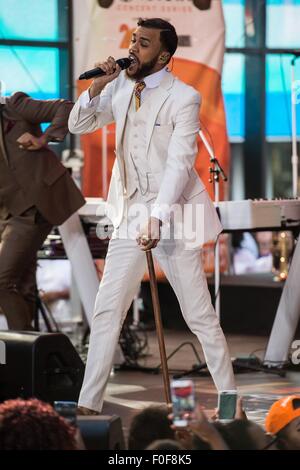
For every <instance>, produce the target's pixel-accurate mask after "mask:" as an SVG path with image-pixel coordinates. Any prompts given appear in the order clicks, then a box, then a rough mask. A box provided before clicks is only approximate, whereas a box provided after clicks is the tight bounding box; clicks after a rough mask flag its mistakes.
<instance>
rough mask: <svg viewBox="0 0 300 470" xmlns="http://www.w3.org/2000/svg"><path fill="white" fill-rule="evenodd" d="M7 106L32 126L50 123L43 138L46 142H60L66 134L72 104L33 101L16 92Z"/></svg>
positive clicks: (59, 101) (66, 102) (61, 100)
mask: <svg viewBox="0 0 300 470" xmlns="http://www.w3.org/2000/svg"><path fill="white" fill-rule="evenodd" d="M7 106H8V108H10V110H11V111H12V112H13V114H15V113H16V114H18V115H19V116H20V117H21V118H22V119H24V120H25V121H28V122H31V123H33V124H41V123H44V122H50V123H51V124H50V126H49V127H48V128H47V129H46V131H45V132H44V136H46V138H47V140H48V141H59V142H60V141H62V140H64V138H65V136H66V135H67V133H68V117H69V114H70V112H71V109H72V108H73V106H74V103H72V102H71V101H67V100H63V99H57V100H35V99H33V98H30V97H29V96H28V95H26V94H25V93H22V92H17V93H15V94H14V95H12V96H11V97H10V98H9V100H8V102H7Z"/></svg>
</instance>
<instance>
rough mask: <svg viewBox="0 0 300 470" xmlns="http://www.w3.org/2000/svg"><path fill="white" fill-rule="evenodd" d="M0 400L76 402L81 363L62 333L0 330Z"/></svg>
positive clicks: (80, 381)
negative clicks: (35, 399)
mask: <svg viewBox="0 0 300 470" xmlns="http://www.w3.org/2000/svg"><path fill="white" fill-rule="evenodd" d="M0 345H1V356H2V360H1V361H0V400H1V401H4V400H7V399H11V398H17V397H21V398H30V397H36V398H39V399H40V400H44V401H46V402H49V403H52V402H53V401H55V400H70V401H78V396H79V392H80V388H81V385H82V380H83V373H84V364H83V362H82V360H81V358H80V357H79V355H78V353H77V351H76V350H75V348H74V346H73V345H72V343H71V341H70V340H69V338H68V337H67V336H66V335H64V334H62V333H36V332H15V331H0Z"/></svg>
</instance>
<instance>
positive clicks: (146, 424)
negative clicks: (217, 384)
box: [0, 395, 300, 450]
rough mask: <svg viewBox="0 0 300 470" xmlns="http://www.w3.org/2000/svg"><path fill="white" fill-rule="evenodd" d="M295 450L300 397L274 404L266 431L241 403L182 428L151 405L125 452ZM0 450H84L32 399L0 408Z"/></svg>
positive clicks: (70, 429)
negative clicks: (226, 415)
mask: <svg viewBox="0 0 300 470" xmlns="http://www.w3.org/2000/svg"><path fill="white" fill-rule="evenodd" d="M154 449H156V450H300V395H299V396H297V395H291V396H286V397H283V398H281V399H280V400H278V401H276V402H275V403H273V405H272V406H271V408H270V409H269V411H268V413H267V415H266V420H265V429H263V428H262V427H261V426H259V425H258V424H256V423H255V422H253V421H250V420H248V419H247V416H246V413H245V411H244V409H243V405H242V399H239V400H238V406H237V411H236V416H235V419H234V420H232V421H230V422H228V423H224V422H221V421H219V420H218V412H217V411H216V414H215V416H213V417H212V418H211V419H208V418H207V416H206V414H205V412H204V411H203V410H202V409H201V408H200V407H197V409H196V412H195V414H194V415H193V416H192V418H191V420H190V421H189V423H188V425H187V427H186V428H184V429H182V428H180V429H179V428H176V427H175V426H174V425H173V424H172V415H170V414H169V411H168V409H167V408H166V407H165V406H152V407H148V408H145V409H144V410H142V411H140V412H138V413H137V414H136V416H134V418H133V419H132V422H131V425H130V429H129V437H128V450H154ZM0 450H85V445H84V442H83V439H82V437H81V436H80V432H79V430H78V429H77V428H76V427H74V426H72V425H71V424H70V423H69V422H68V421H66V420H65V419H64V418H63V417H61V416H60V415H59V414H58V413H57V412H56V411H55V410H54V409H53V408H52V406H51V405H50V404H48V403H44V402H42V401H40V400H37V399H30V400H22V399H16V400H7V401H5V402H3V403H2V404H0Z"/></svg>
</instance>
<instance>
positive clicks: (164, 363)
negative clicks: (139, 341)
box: [146, 250, 171, 404]
mask: <svg viewBox="0 0 300 470" xmlns="http://www.w3.org/2000/svg"><path fill="white" fill-rule="evenodd" d="M146 256H147V264H148V270H149V279H150V289H151V297H152V303H153V311H154V319H155V326H156V333H157V337H158V345H159V352H160V359H161V366H162V373H163V380H164V391H165V398H166V402H167V404H169V403H171V391H170V379H169V370H168V363H167V356H166V348H165V341H164V333H163V326H162V321H161V314H160V304H159V298H158V290H157V282H156V276H155V270H154V264H153V257H152V252H151V250H149V251H146Z"/></svg>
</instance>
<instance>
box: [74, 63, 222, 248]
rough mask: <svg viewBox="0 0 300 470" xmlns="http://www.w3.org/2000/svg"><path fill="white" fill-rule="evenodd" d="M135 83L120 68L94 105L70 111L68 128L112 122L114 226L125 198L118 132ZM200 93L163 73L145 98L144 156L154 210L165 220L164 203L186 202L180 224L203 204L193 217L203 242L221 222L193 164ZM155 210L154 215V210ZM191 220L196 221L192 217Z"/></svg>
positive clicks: (120, 134) (91, 127) (83, 130)
mask: <svg viewBox="0 0 300 470" xmlns="http://www.w3.org/2000/svg"><path fill="white" fill-rule="evenodd" d="M133 88H134V82H133V81H132V80H129V79H128V78H127V77H126V75H125V72H124V71H122V72H121V73H120V75H119V77H118V78H117V79H116V80H114V81H112V82H110V83H109V84H108V85H107V86H106V87H105V89H104V90H103V91H102V93H101V95H100V101H99V104H98V105H97V106H92V107H89V108H85V107H82V106H81V105H80V100H77V102H76V103H75V105H74V108H73V109H72V111H71V114H70V116H69V130H70V132H71V133H74V134H86V133H90V132H93V131H95V130H96V129H99V128H101V127H103V126H105V125H107V124H109V123H111V122H115V123H116V161H115V163H114V166H113V170H112V178H111V181H110V187H109V193H108V198H107V202H108V207H110V210H109V212H108V214H107V215H108V217H109V218H110V219H111V220H112V223H113V225H114V226H115V227H118V225H119V224H120V223H121V220H122V217H123V211H124V198H125V197H126V188H125V174H124V153H123V145H122V137H123V132H124V127H125V123H126V115H127V110H128V107H129V104H130V101H131V97H132V93H133ZM200 101H201V99H200V95H199V93H198V92H197V91H196V90H195V89H194V88H192V87H190V86H188V85H186V84H185V83H183V82H181V81H180V80H178V79H176V78H175V77H174V76H173V75H172V74H171V73H169V74H167V75H166V76H165V77H164V79H163V80H162V82H161V84H160V85H159V86H158V87H157V88H155V89H154V90H153V92H152V94H151V96H150V98H149V99H148V101H147V102H146V103H145V105H146V106H147V120H146V129H145V147H144V148H143V149H142V151H143V156H144V158H145V159H147V167H148V168H149V166H150V169H151V173H152V175H151V176H153V177H154V179H155V180H156V182H157V188H158V190H157V196H156V200H155V206H156V208H155V209H154V211H155V210H156V213H155V215H156V214H158V213H160V214H161V215H162V216H161V217H160V218H162V219H163V220H164V217H165V214H166V211H165V209H166V207H171V206H173V205H174V204H179V205H180V206H181V207H184V206H185V205H189V206H190V208H189V209H190V210H189V211H187V214H189V215H186V216H185V218H184V222H183V223H184V224H186V223H189V224H190V223H191V222H192V221H191V220H190V218H191V217H193V216H192V214H193V213H194V212H193V210H194V209H195V207H196V206H198V207H199V205H200V207H202V212H201V211H200V212H201V213H202V215H203V216H204V218H203V217H200V219H199V218H198V219H197V221H196V230H197V231H198V233H200V234H201V236H200V237H198V240H199V239H200V240H201V244H202V243H204V242H207V241H208V240H213V239H215V238H216V236H217V235H218V234H219V233H220V232H221V230H222V226H221V224H220V221H219V218H218V216H217V213H216V210H215V208H214V205H213V203H212V201H211V199H210V197H209V195H208V193H207V191H206V189H205V186H204V184H203V182H202V181H201V179H200V178H199V176H198V174H197V173H196V171H195V169H194V162H195V157H196V155H197V143H196V142H197V141H196V137H197V134H198V131H199V107H200ZM152 215H154V214H152ZM193 224H194V222H193Z"/></svg>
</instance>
